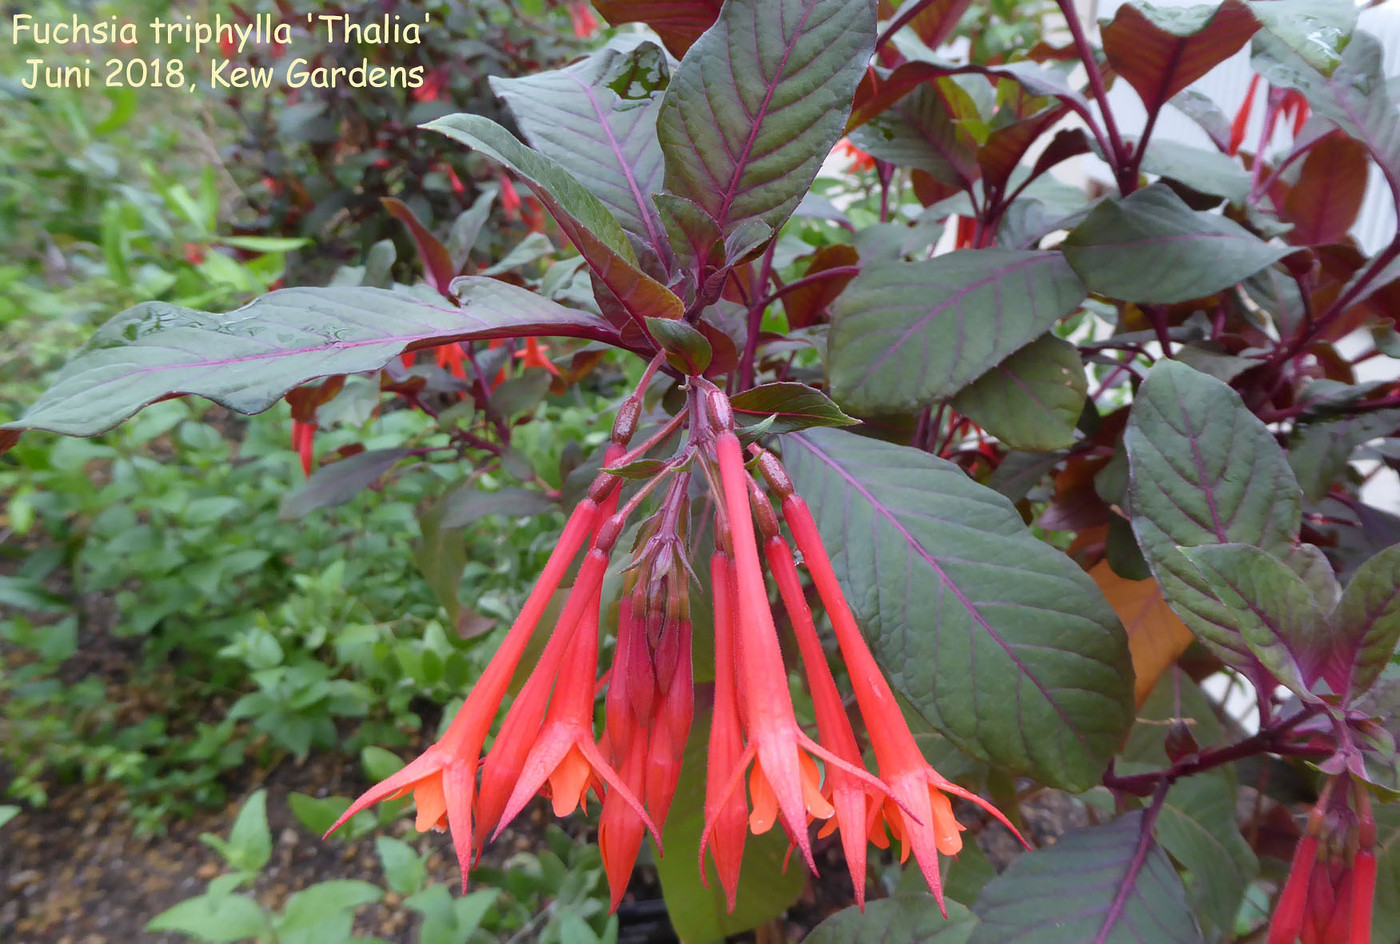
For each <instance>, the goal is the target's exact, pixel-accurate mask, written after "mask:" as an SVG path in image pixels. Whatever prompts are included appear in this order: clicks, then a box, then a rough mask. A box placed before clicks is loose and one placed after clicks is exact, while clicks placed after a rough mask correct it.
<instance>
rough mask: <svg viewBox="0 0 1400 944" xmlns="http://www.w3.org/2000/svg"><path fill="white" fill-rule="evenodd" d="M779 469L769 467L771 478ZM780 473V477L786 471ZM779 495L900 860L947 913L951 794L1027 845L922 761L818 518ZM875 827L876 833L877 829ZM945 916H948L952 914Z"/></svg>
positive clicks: (786, 494) (953, 842)
mask: <svg viewBox="0 0 1400 944" xmlns="http://www.w3.org/2000/svg"><path fill="white" fill-rule="evenodd" d="M775 465H776V464H775V463H774V464H772V465H770V466H769V467H768V468H767V469H765V472H767V471H768V469H772V468H773V467H774V466H775ZM776 471H777V473H778V474H781V469H780V468H778V469H777V470H776ZM780 491H782V492H783V518H784V519H785V520H786V521H787V523H788V527H789V528H790V529H791V530H792V536H793V540H794V541H795V542H796V543H797V548H798V550H800V551H801V552H802V557H803V560H804V561H805V562H806V564H807V568H808V570H809V571H810V572H811V574H812V582H813V583H814V584H815V585H816V588H817V593H818V594H819V595H820V596H821V600H822V603H823V605H824V606H825V607H826V611H827V615H828V616H829V617H830V618H831V624H832V627H833V628H834V629H835V631H836V641H837V644H838V645H839V646H840V649H841V655H842V657H843V658H844V659H845V661H846V667H847V669H848V670H849V672H850V676H851V686H852V688H853V689H854V691H855V696H856V703H857V704H858V705H859V706H860V713H861V716H862V717H863V718H864V719H865V728H866V731H867V732H868V733H869V735H870V743H871V746H872V747H873V748H874V749H875V759H876V762H877V763H878V764H879V767H880V779H881V780H883V781H884V783H885V785H886V786H887V787H888V788H889V800H888V801H886V802H885V804H884V806H883V808H882V809H881V811H880V814H881V816H882V817H883V819H884V822H885V824H886V825H888V826H889V827H890V832H891V833H892V834H894V837H895V838H896V839H898V840H900V842H901V843H902V845H903V850H902V857H907V856H908V854H909V852H910V851H912V852H913V853H914V859H915V861H916V862H918V863H919V868H920V870H922V871H923V873H924V880H925V881H927V882H928V887H929V890H930V891H932V892H933V896H934V898H935V899H937V901H938V907H939V909H940V910H944V909H943V887H942V881H941V879H940V877H939V873H938V854H939V853H942V854H943V855H957V853H958V852H959V850H961V849H962V836H960V835H959V833H960V832H961V830H962V828H963V827H962V826H961V825H960V824H959V823H958V821H957V819H956V818H954V816H953V810H952V805H951V804H950V803H949V801H948V797H947V794H950V793H951V794H953V795H954V796H959V797H962V798H963V799H965V800H970V801H971V802H973V803H976V804H977V805H978V806H980V807H982V809H984V810H986V811H987V812H988V813H990V814H991V815H992V816H994V817H996V818H997V820H999V821H1000V822H1001V823H1002V824H1003V825H1004V826H1006V828H1007V829H1009V830H1011V832H1012V833H1013V834H1014V835H1015V836H1016V838H1018V839H1020V840H1021V842H1022V843H1023V844H1026V845H1027V848H1029V844H1027V843H1026V841H1025V839H1024V838H1023V837H1022V836H1021V834H1020V832H1019V831H1017V829H1016V827H1015V826H1013V825H1011V821H1010V820H1008V819H1007V818H1006V817H1005V816H1003V815H1002V813H1001V811H1000V810H998V809H997V808H996V807H994V806H992V805H991V804H990V803H988V802H987V801H986V800H984V799H982V798H981V797H979V796H978V795H977V794H975V793H972V792H970V791H968V790H964V789H963V788H962V787H960V786H958V785H957V784H955V783H953V782H952V781H950V780H948V779H946V778H944V777H943V776H941V775H940V774H939V773H938V771H936V770H934V769H933V767H931V766H930V765H929V763H928V761H926V760H925V759H924V755H923V753H922V752H920V750H919V746H918V744H917V743H915V741H914V735H913V734H912V733H911V732H910V731H909V725H908V724H907V723H906V722H905V720H904V713H903V712H902V711H900V709H899V704H898V702H896V701H895V697H894V692H893V691H891V689H890V686H889V683H888V682H886V681H885V676H884V673H882V672H881V671H880V667H879V666H878V665H876V663H875V658H874V656H872V655H871V654H870V650H869V648H867V646H866V645H865V639H864V638H863V637H862V636H861V634H860V629H859V628H858V627H857V626H856V621H855V617H854V616H853V615H852V614H851V609H850V607H849V606H848V605H847V603H846V597H845V595H844V594H843V593H842V592H841V586H840V584H839V583H838V582H837V580H836V573H835V571H834V570H832V567H831V561H830V559H829V558H828V557H827V554H826V549H825V548H824V547H823V546H822V542H821V536H820V534H818V532H817V525H816V522H815V521H813V520H812V513H811V512H810V511H809V510H808V509H807V504H806V502H804V501H803V500H802V499H801V498H800V497H799V496H798V495H796V494H795V493H794V492H792V490H791V487H790V485H789V486H787V487H785V488H783V489H781V490H780ZM873 825H874V827H875V828H876V829H878V823H876V824H873ZM944 913H945V915H946V911H944Z"/></svg>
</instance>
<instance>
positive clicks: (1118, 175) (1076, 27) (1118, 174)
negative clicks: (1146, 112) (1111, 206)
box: [1055, 0, 1137, 194]
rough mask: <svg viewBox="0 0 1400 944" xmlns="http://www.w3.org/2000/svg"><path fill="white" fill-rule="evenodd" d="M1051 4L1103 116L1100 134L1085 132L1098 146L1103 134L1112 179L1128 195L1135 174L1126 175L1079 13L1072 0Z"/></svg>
mask: <svg viewBox="0 0 1400 944" xmlns="http://www.w3.org/2000/svg"><path fill="white" fill-rule="evenodd" d="M1055 2H1056V3H1057V4H1058V5H1059V7H1060V12H1061V13H1062V14H1064V17H1065V20H1066V22H1067V23H1068V24H1069V32H1070V35H1071V36H1072V37H1074V48H1075V50H1076V51H1077V52H1078V53H1079V59H1080V61H1081V62H1083V63H1084V69H1085V71H1086V72H1088V73H1089V88H1090V90H1092V91H1093V93H1094V100H1095V101H1096V102H1098V105H1099V114H1100V115H1102V116H1103V127H1104V133H1103V134H1101V133H1099V130H1098V128H1097V126H1095V125H1094V124H1093V123H1092V122H1091V123H1090V124H1089V130H1090V131H1092V132H1094V136H1095V137H1096V138H1098V139H1099V144H1100V146H1102V145H1103V143H1104V141H1103V138H1104V134H1107V136H1108V142H1107V143H1108V146H1107V147H1105V148H1104V156H1105V157H1107V158H1109V163H1110V164H1112V165H1113V176H1114V178H1115V179H1116V180H1117V181H1118V189H1119V190H1120V191H1121V192H1123V193H1124V194H1129V193H1132V192H1133V191H1134V190H1136V189H1137V175H1136V174H1133V175H1131V176H1130V175H1129V174H1128V152H1127V149H1126V148H1125V147H1124V146H1123V136H1122V135H1121V134H1119V133H1118V122H1117V121H1115V120H1114V118H1113V110H1112V109H1111V108H1109V107H1108V90H1107V89H1106V88H1104V84H1103V73H1102V72H1100V71H1099V63H1098V60H1097V59H1095V58H1094V50H1093V49H1091V48H1090V47H1089V39H1088V37H1087V36H1085V35H1084V24H1083V23H1081V22H1079V14H1078V13H1077V12H1075V9H1074V3H1073V0H1055Z"/></svg>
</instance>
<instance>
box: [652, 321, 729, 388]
mask: <svg viewBox="0 0 1400 944" xmlns="http://www.w3.org/2000/svg"><path fill="white" fill-rule="evenodd" d="M647 330H648V331H650V332H651V335H652V337H654V338H656V342H657V343H658V344H660V345H661V349H662V350H663V351H665V352H666V360H667V361H669V362H670V364H671V366H672V367H674V368H676V370H678V371H680V372H681V373H683V374H685V375H687V376H693V375H696V374H703V373H704V372H705V368H707V367H709V366H710V358H711V357H713V356H714V352H713V351H711V350H710V342H709V341H706V340H705V336H704V335H703V334H701V333H700V332H699V331H698V330H696V329H695V328H693V327H691V326H690V324H688V323H687V322H685V321H682V320H680V319H679V318H676V319H666V318H648V319H647Z"/></svg>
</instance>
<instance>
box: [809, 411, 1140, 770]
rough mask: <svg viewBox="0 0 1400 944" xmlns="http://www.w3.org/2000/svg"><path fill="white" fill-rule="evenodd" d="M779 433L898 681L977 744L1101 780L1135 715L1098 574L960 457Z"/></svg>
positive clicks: (1117, 633)
mask: <svg viewBox="0 0 1400 944" xmlns="http://www.w3.org/2000/svg"><path fill="white" fill-rule="evenodd" d="M783 443H784V446H783V459H784V463H785V464H786V466H787V468H788V471H789V473H790V474H791V475H792V479H793V482H794V484H795V485H796V487H797V490H798V492H799V493H801V494H802V495H803V496H804V497H805V498H806V500H807V502H808V503H809V504H810V505H811V506H812V512H813V515H814V517H815V518H816V521H817V525H818V527H819V529H820V530H821V533H822V537H823V540H824V541H825V543H826V546H827V548H828V550H829V552H830V554H831V558H832V564H833V566H834V567H835V569H836V572H837V575H838V577H839V578H840V579H841V583H842V588H843V589H844V590H845V591H846V596H847V599H848V600H849V601H850V602H851V606H852V609H853V610H854V611H855V614H856V616H857V617H858V618H859V619H860V621H861V623H862V625H863V626H864V627H865V629H866V632H867V634H868V636H869V638H870V641H871V643H872V644H873V647H874V651H875V655H876V657H877V659H879V661H880V663H881V665H882V666H883V667H884V668H885V670H886V671H887V672H889V674H890V681H891V683H892V684H893V685H894V687H895V688H896V689H897V690H899V691H900V692H901V693H902V694H904V695H905V696H906V697H908V698H909V700H910V702H911V703H912V704H913V705H914V707H915V708H917V709H918V710H919V712H920V713H921V714H923V716H924V717H925V718H927V719H928V720H929V722H931V723H932V724H933V725H934V726H935V727H937V728H938V729H939V730H940V731H942V732H943V733H944V734H945V735H947V737H948V738H949V740H951V741H952V742H953V743H954V744H955V745H957V746H958V747H959V748H961V749H962V750H964V751H966V752H967V753H969V754H972V755H974V756H975V757H978V758H981V759H983V760H987V761H990V762H992V763H994V764H998V765H1001V766H1004V767H1008V768H1011V769H1012V770H1014V771H1016V772H1019V773H1026V774H1030V775H1032V776H1034V777H1036V778H1037V779H1038V780H1041V781H1042V782H1044V783H1048V784H1053V785H1055V786H1059V787H1062V788H1064V789H1070V790H1080V789H1087V788H1088V787H1089V786H1091V785H1093V784H1095V783H1097V782H1098V780H1099V777H1100V775H1101V774H1102V773H1103V765H1104V764H1105V763H1106V762H1107V760H1108V758H1109V757H1110V756H1111V755H1112V754H1113V753H1114V752H1115V751H1116V750H1117V748H1118V745H1119V742H1120V740H1121V738H1122V735H1123V733H1124V732H1125V731H1126V730H1127V728H1128V726H1129V725H1130V724H1131V723H1132V714H1133V712H1132V689H1133V684H1132V676H1133V673H1132V668H1131V663H1130V660H1129V656H1128V647H1127V639H1126V636H1125V634H1124V632H1123V628H1122V626H1121V625H1120V624H1119V622H1118V619H1117V617H1116V616H1114V614H1113V611H1112V609H1110V608H1109V606H1108V603H1107V602H1106V601H1105V600H1104V599H1103V595H1102V594H1101V593H1099V591H1098V589H1097V587H1096V586H1095V585H1094V583H1093V581H1092V580H1091V579H1090V578H1089V577H1088V575H1086V574H1085V573H1084V571H1083V570H1081V569H1080V568H1079V567H1078V565H1076V564H1074V563H1073V562H1072V561H1071V560H1070V559H1069V558H1068V557H1065V556H1064V555H1063V554H1061V553H1060V552H1059V551H1057V550H1055V549H1054V548H1051V547H1050V546H1049V545H1047V544H1044V543H1043V542H1041V541H1039V540H1037V539H1036V538H1035V536H1034V535H1033V534H1031V532H1030V531H1029V530H1027V528H1026V526H1025V524H1024V522H1023V521H1022V520H1021V515H1020V513H1019V512H1017V511H1016V508H1015V506H1013V505H1012V504H1011V502H1009V501H1007V500H1006V499H1005V498H1003V497H1002V496H1001V495H998V494H997V493H996V492H993V491H992V490H990V489H988V488H984V487H983V486H981V485H978V484H977V483H975V482H973V481H972V480H970V479H969V478H968V477H967V475H966V474H965V473H963V471H962V470H961V469H959V468H958V467H957V466H955V465H953V464H952V463H949V462H944V461H943V460H941V459H937V458H935V457H933V456H930V455H928V454H927V453H924V452H922V451H920V450H917V449H910V448H906V447H903V446H894V445H890V444H887V443H882V442H877V441H875V440H871V439H866V438H862V437H860V436H856V435H853V434H851V433H846V432H842V431H838V430H810V431H808V432H805V433H802V434H800V435H796V436H788V437H785V438H784V440H783Z"/></svg>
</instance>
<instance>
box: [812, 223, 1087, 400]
mask: <svg viewBox="0 0 1400 944" xmlns="http://www.w3.org/2000/svg"><path fill="white" fill-rule="evenodd" d="M1084 295H1085V290H1084V284H1083V283H1082V282H1080V281H1079V277H1078V276H1076V275H1075V274H1074V270H1073V269H1071V268H1070V267H1069V264H1068V263H1067V262H1065V259H1064V256H1062V255H1060V254H1059V253H1058V252H1042V251H1039V250H1029V251H1015V250H1009V249H977V250H971V249H968V250H959V251H957V252H951V253H947V254H945V255H942V256H938V257H937V258H934V259H929V260H925V261H920V262H888V263H874V264H870V265H867V266H866V267H865V268H864V269H863V270H861V273H860V275H858V276H856V277H855V279H854V280H852V282H851V284H850V285H848V286H846V290H845V291H844V292H842V293H841V297H840V298H839V299H837V300H836V303H835V304H834V305H833V306H832V326H831V333H830V335H829V338H828V341H827V348H828V354H827V358H828V359H827V370H828V373H829V374H830V377H831V392H832V395H833V396H834V397H835V398H836V401H837V402H838V403H840V404H841V405H842V406H843V407H846V408H848V409H850V410H852V411H854V412H856V413H858V414H859V413H866V414H875V413H893V412H900V411H910V410H915V409H920V408H922V407H925V406H928V405H929V404H931V403H933V402H934V401H936V400H940V399H944V398H946V397H950V396H952V395H953V394H955V393H957V392H958V391H959V390H961V389H962V388H963V387H965V386H966V385H967V384H969V383H971V382H972V381H973V380H974V379H976V378H977V377H978V376H980V375H982V374H983V373H985V372H986V371H988V370H990V369H991V368H992V367H993V366H995V365H996V364H997V363H999V362H1000V361H1001V360H1002V359H1004V358H1005V357H1007V356H1008V355H1010V354H1011V353H1013V352H1014V351H1016V350H1017V349H1019V348H1021V347H1023V346H1025V345H1027V344H1029V343H1030V342H1032V341H1034V340H1035V339H1036V338H1038V337H1040V336H1041V335H1042V334H1044V333H1045V332H1046V331H1048V330H1050V327H1051V326H1052V325H1053V324H1054V323H1055V322H1056V321H1057V320H1059V319H1060V318H1063V317H1064V316H1065V315H1068V314H1069V313H1070V312H1072V311H1074V310H1075V308H1077V307H1078V306H1079V303H1080V302H1082V301H1083V300H1084Z"/></svg>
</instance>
